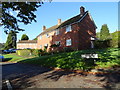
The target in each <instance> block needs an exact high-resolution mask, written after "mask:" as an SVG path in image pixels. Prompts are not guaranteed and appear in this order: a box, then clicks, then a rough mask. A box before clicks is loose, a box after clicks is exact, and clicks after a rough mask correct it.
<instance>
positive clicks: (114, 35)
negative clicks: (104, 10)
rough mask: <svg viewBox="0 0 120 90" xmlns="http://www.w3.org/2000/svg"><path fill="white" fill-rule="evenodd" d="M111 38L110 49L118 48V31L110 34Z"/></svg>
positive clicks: (119, 45) (119, 32)
mask: <svg viewBox="0 0 120 90" xmlns="http://www.w3.org/2000/svg"><path fill="white" fill-rule="evenodd" d="M111 37H112V44H111V46H112V47H119V48H120V31H116V32H114V33H112V34H111Z"/></svg>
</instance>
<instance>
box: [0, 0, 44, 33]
mask: <svg viewBox="0 0 120 90" xmlns="http://www.w3.org/2000/svg"><path fill="white" fill-rule="evenodd" d="M41 4H43V1H42V0H40V1H39V2H27V3H26V2H2V18H1V19H2V25H3V26H4V32H5V33H8V32H9V31H11V30H12V31H24V29H21V28H20V27H19V23H23V24H25V25H27V24H31V22H32V21H35V22H36V15H35V14H34V12H35V11H37V8H38V7H40V6H41ZM11 12H13V13H14V12H17V13H16V16H13V15H11Z"/></svg>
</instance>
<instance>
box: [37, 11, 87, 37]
mask: <svg viewBox="0 0 120 90" xmlns="http://www.w3.org/2000/svg"><path fill="white" fill-rule="evenodd" d="M86 13H88V11H86V12H85V13H84V15H85V14H86ZM84 15H81V14H79V15H77V16H74V17H72V18H70V19H68V20H66V21H64V22H62V23H61V24H60V25H54V26H52V27H50V28H48V29H46V30H44V31H43V32H42V33H40V34H39V35H42V34H45V33H47V32H50V31H52V30H55V29H58V28H61V27H64V26H66V25H69V24H71V23H74V22H77V21H79V20H80V19H81V18H82V17H83V16H84ZM39 35H38V36H39ZM38 36H37V37H38Z"/></svg>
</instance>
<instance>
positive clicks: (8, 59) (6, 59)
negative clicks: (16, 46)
mask: <svg viewBox="0 0 120 90" xmlns="http://www.w3.org/2000/svg"><path fill="white" fill-rule="evenodd" d="M11 59H12V58H4V59H2V62H7V61H10V60H11Z"/></svg>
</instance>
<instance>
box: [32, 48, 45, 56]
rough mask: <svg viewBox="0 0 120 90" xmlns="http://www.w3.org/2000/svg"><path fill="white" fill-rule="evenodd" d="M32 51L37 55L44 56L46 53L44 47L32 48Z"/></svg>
mask: <svg viewBox="0 0 120 90" xmlns="http://www.w3.org/2000/svg"><path fill="white" fill-rule="evenodd" d="M31 52H32V55H35V56H42V55H43V54H44V51H43V50H42V49H34V50H31Z"/></svg>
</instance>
